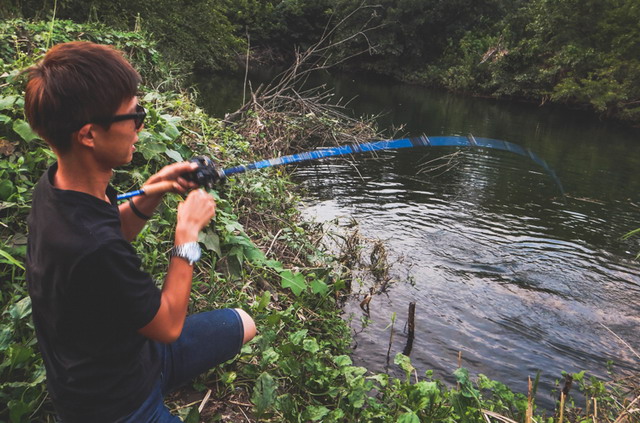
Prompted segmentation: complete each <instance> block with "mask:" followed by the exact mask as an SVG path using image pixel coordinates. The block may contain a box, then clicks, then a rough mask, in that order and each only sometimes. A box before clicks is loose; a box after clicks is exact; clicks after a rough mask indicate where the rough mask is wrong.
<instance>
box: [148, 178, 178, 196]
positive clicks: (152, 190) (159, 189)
mask: <svg viewBox="0 0 640 423" xmlns="http://www.w3.org/2000/svg"><path fill="white" fill-rule="evenodd" d="M176 185H178V183H177V182H175V181H162V182H156V183H155V184H151V185H145V186H143V187H142V189H143V190H144V193H145V195H154V194H160V193H163V192H170V191H173V188H174V187H175V186H176Z"/></svg>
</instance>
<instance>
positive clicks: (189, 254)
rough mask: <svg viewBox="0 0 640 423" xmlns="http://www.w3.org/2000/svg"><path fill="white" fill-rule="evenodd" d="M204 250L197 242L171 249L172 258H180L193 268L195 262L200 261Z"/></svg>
mask: <svg viewBox="0 0 640 423" xmlns="http://www.w3.org/2000/svg"><path fill="white" fill-rule="evenodd" d="M201 255H202V250H201V249H200V245H199V244H198V243H197V242H187V243H186V244H180V245H176V246H174V247H173V248H172V249H171V252H170V256H171V257H179V258H181V259H184V260H186V261H187V262H188V263H189V265H191V266H193V264H194V263H195V262H197V261H198V260H200V256H201Z"/></svg>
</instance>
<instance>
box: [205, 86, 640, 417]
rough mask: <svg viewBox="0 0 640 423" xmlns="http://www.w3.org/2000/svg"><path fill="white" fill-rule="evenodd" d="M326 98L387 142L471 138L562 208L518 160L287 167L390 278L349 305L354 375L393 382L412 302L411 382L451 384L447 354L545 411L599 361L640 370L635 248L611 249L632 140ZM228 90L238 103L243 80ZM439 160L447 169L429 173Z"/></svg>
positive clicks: (504, 106)
mask: <svg viewBox="0 0 640 423" xmlns="http://www.w3.org/2000/svg"><path fill="white" fill-rule="evenodd" d="M210 83H211V84H212V82H210ZM332 83H333V84H334V85H335V90H336V94H337V96H338V97H340V96H343V97H345V98H351V97H353V96H356V95H357V98H355V100H354V101H353V102H352V103H351V104H352V106H353V108H354V109H355V112H356V113H368V114H379V113H385V115H384V116H382V117H381V119H380V122H381V125H383V126H384V127H392V126H395V127H398V126H404V129H403V130H402V132H401V133H400V135H418V134H422V133H425V134H427V135H454V134H468V133H472V134H474V135H475V136H477V137H487V138H497V139H503V140H506V141H510V142H513V143H517V144H519V145H522V146H523V147H527V148H529V149H531V150H532V151H534V152H535V153H536V154H538V155H539V156H540V157H542V158H543V159H544V160H545V161H546V162H547V163H548V164H549V165H550V167H552V168H553V169H554V170H555V171H556V173H557V175H558V177H559V179H560V180H561V182H562V185H563V186H564V190H565V192H566V194H567V196H566V197H563V196H562V195H561V194H560V190H559V188H558V187H557V185H556V184H555V183H554V182H553V180H552V179H551V178H550V177H549V176H548V175H547V174H546V173H545V172H544V171H543V170H542V169H541V168H540V167H538V166H537V165H536V164H535V163H533V162H532V161H530V160H527V159H526V158H523V157H521V156H518V155H515V154H511V153H507V152H501V151H492V150H463V149H453V148H441V149H428V148H423V149H410V150H399V151H395V152H384V153H380V154H379V155H378V156H377V158H375V159H371V158H365V157H361V156H357V157H352V158H350V159H349V160H348V161H346V160H331V161H326V162H322V163H315V164H313V165H307V166H304V167H302V166H301V167H299V168H298V169H297V170H296V172H295V178H296V180H297V181H299V182H300V183H301V184H303V185H304V186H305V187H306V188H308V192H309V197H308V199H307V201H308V204H307V207H306V209H305V213H306V214H307V215H308V216H310V217H314V218H316V219H318V220H322V221H325V220H327V221H329V220H335V221H336V222H337V223H338V224H339V225H340V224H343V225H346V224H348V221H349V220H350V219H351V218H354V219H355V220H356V221H357V222H358V225H359V228H360V233H361V234H362V235H363V236H365V237H367V238H369V239H371V240H372V241H371V243H372V242H373V240H376V239H379V240H382V241H384V245H385V247H386V249H387V253H388V256H389V262H390V263H391V264H392V268H391V271H390V276H391V277H392V282H391V283H390V285H389V287H388V290H387V292H386V293H383V294H380V295H376V296H375V297H374V298H373V300H372V301H371V303H370V314H368V315H367V314H365V313H364V312H363V311H362V310H361V309H360V307H359V305H358V304H359V301H360V300H361V299H362V297H363V295H364V293H366V292H368V286H369V285H368V284H369V283H368V282H365V283H364V284H363V286H358V285H357V284H355V285H354V291H356V292H358V293H360V294H361V295H360V296H356V297H354V299H353V300H352V301H351V302H349V303H348V304H347V307H346V317H347V318H349V319H351V321H352V327H353V329H354V333H355V342H356V344H355V350H354V354H353V355H354V360H355V361H356V363H357V364H360V365H365V366H366V367H368V368H369V369H370V370H374V371H376V370H377V371H385V370H386V371H390V372H397V369H395V368H394V365H393V356H394V355H395V354H396V353H398V352H402V351H403V350H404V349H405V347H406V343H407V334H406V333H405V331H403V327H404V326H405V322H406V320H407V308H408V304H409V302H415V303H416V314H415V316H416V334H415V340H414V342H413V345H412V349H411V352H410V356H411V358H412V363H413V364H414V366H416V368H417V369H418V373H419V374H420V375H423V374H424V371H426V370H428V369H433V370H434V373H435V375H436V376H438V377H441V378H444V379H445V380H448V381H451V373H452V371H453V370H455V368H456V367H457V366H458V353H459V352H462V364H463V365H464V366H465V367H467V368H469V369H470V371H472V372H473V373H474V374H477V373H483V374H486V375H487V376H489V377H490V378H492V379H497V380H499V381H502V382H504V383H506V384H508V385H509V386H511V387H512V388H514V389H515V390H516V391H519V392H525V393H526V386H527V376H531V377H534V376H535V374H536V372H537V371H541V372H542V373H541V385H540V388H539V390H538V392H539V395H538V400H539V401H540V402H541V403H542V404H543V405H546V406H547V407H550V406H552V396H551V395H552V394H551V392H552V390H553V389H554V382H555V381H556V380H557V379H560V378H561V372H562V371H567V372H577V371H581V370H587V371H589V372H590V373H591V374H595V375H598V376H602V377H606V371H607V362H608V361H611V362H613V363H614V364H613V369H614V371H615V372H616V373H621V374H629V373H632V372H636V373H637V372H638V370H640V358H638V357H637V355H636V354H635V352H638V351H640V339H639V338H638V329H639V328H640V262H638V261H637V260H636V259H635V256H636V254H637V253H638V252H639V251H640V243H639V242H638V241H637V240H636V239H631V240H627V241H624V240H621V236H622V235H624V234H625V233H626V232H628V231H630V230H632V229H635V228H637V227H640V174H639V171H640V131H639V130H637V129H632V128H625V127H622V126H618V125H615V124H612V123H605V122H601V121H599V120H598V119H597V118H594V117H593V116H590V115H587V114H583V113H579V112H571V111H567V110H563V109H558V108H549V107H543V108H540V107H537V106H536V105H526V104H518V103H503V102H495V101H492V100H484V99H473V98H466V97H460V96H456V95H452V94H447V93H442V92H438V91H433V90H428V89H422V88H419V87H414V86H408V85H403V84H397V83H393V82H389V81H384V80H367V79H363V78H361V77H359V78H354V77H345V76H339V77H335V78H334V80H333V81H332ZM234 84H235V87H236V89H235V93H236V94H235V95H233V96H232V98H235V99H238V98H239V96H240V97H241V93H242V90H241V81H236V82H235V83H234ZM223 85H224V86H225V87H226V88H227V89H230V87H232V86H234V85H233V84H232V83H230V82H229V81H226V82H225V83H224V84H223ZM202 87H204V85H203V86H202ZM230 90H231V89H230ZM231 91H232V90H231ZM217 93H218V94H217V96H218V97H219V98H221V97H224V93H223V91H217ZM238 93H240V94H239V95H238ZM233 101H238V100H233ZM205 104H206V102H205ZM236 104H237V103H236ZM226 107H228V108H229V109H228V110H227V111H230V110H231V109H233V107H234V106H233V105H232V106H229V103H228V104H227V106H226ZM209 108H210V110H212V111H214V113H218V114H219V115H220V114H221V113H222V110H223V109H218V110H215V107H214V106H212V105H211V104H210V105H209ZM452 153H456V155H455V157H454V158H453V164H454V166H453V167H452V168H450V169H448V170H446V171H442V170H438V171H431V172H428V169H432V168H433V167H434V165H435V163H442V160H443V158H444V157H445V156H447V155H450V154H452ZM394 313H395V314H396V316H397V320H396V322H395V325H394V331H395V333H394V337H393V343H392V345H391V348H390V356H391V361H390V363H391V364H390V365H388V362H387V352H388V349H389V339H390V331H391V328H390V327H389V326H390V323H391V320H392V316H393V314H394ZM612 332H614V333H615V334H617V336H618V337H619V338H620V339H619V338H618V337H616V336H615V335H613V333H612ZM621 339H622V340H624V341H625V342H626V343H627V344H628V345H625V343H623V341H622V340H621Z"/></svg>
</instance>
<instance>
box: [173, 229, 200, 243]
mask: <svg viewBox="0 0 640 423" xmlns="http://www.w3.org/2000/svg"><path fill="white" fill-rule="evenodd" d="M199 232H200V231H194V230H190V229H185V228H176V237H175V245H181V244H187V243H189V242H197V241H198V233H199Z"/></svg>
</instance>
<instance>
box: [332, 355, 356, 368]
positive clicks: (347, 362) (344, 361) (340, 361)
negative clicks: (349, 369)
mask: <svg viewBox="0 0 640 423" xmlns="http://www.w3.org/2000/svg"><path fill="white" fill-rule="evenodd" d="M333 362H334V363H336V365H337V366H339V367H344V366H351V365H352V364H353V361H351V357H349V356H348V355H339V356H337V357H334V358H333Z"/></svg>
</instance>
